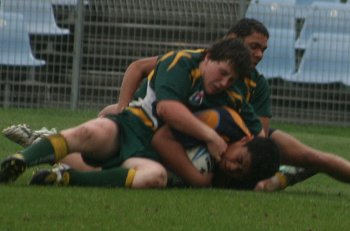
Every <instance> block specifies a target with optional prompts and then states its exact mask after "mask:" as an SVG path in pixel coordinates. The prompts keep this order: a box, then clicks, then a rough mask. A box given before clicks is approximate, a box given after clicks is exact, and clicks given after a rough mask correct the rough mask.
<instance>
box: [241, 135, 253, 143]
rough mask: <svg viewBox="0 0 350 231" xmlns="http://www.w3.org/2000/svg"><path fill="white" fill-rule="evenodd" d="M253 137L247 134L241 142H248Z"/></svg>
mask: <svg viewBox="0 0 350 231" xmlns="http://www.w3.org/2000/svg"><path fill="white" fill-rule="evenodd" d="M252 139H253V136H245V137H243V138H242V139H241V140H240V141H239V142H241V143H242V144H247V143H248V142H249V141H251V140H252Z"/></svg>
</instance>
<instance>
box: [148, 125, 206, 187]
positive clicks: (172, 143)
mask: <svg viewBox="0 0 350 231" xmlns="http://www.w3.org/2000/svg"><path fill="white" fill-rule="evenodd" d="M152 145H153V147H154V149H155V150H156V151H157V152H158V153H159V155H160V156H161V158H162V161H163V163H164V164H165V165H166V166H167V168H169V169H170V170H171V171H173V172H174V173H175V174H176V175H177V176H179V177H181V178H182V179H183V180H184V181H185V182H186V183H187V184H189V185H191V186H195V187H208V186H210V185H211V181H210V180H208V178H206V176H205V175H202V174H201V173H200V172H199V171H198V170H197V169H196V168H195V166H194V165H193V164H192V162H191V161H190V159H189V158H188V156H187V154H186V152H185V149H184V148H183V146H182V145H181V144H180V143H179V142H178V141H177V140H175V139H174V137H173V136H172V133H171V131H170V129H169V127H168V126H166V125H165V126H163V127H162V128H160V129H159V130H158V131H157V132H156V134H155V135H154V137H153V140H152Z"/></svg>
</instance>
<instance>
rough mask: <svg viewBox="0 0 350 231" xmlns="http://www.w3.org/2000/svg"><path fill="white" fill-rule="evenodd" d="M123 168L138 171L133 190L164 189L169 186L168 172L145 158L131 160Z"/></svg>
mask: <svg viewBox="0 0 350 231" xmlns="http://www.w3.org/2000/svg"><path fill="white" fill-rule="evenodd" d="M122 167H124V168H134V169H135V170H136V174H135V177H134V180H133V183H132V186H131V187H132V188H164V187H165V186H166V185H167V180H168V175H167V171H166V169H165V168H164V167H163V166H162V165H161V164H159V163H158V162H155V161H153V160H150V159H145V158H130V159H128V160H126V161H125V162H124V163H123V164H122Z"/></svg>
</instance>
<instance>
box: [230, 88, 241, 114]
mask: <svg viewBox="0 0 350 231" xmlns="http://www.w3.org/2000/svg"><path fill="white" fill-rule="evenodd" d="M226 93H227V94H228V95H229V96H230V98H231V100H232V101H233V102H235V103H236V101H237V100H238V101H240V102H242V101H243V97H242V95H240V94H238V93H236V92H234V91H230V90H226ZM237 110H240V109H237Z"/></svg>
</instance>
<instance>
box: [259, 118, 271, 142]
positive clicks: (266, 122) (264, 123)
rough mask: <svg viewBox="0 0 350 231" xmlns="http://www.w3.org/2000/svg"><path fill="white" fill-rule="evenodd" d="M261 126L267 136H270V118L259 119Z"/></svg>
mask: <svg viewBox="0 0 350 231" xmlns="http://www.w3.org/2000/svg"><path fill="white" fill-rule="evenodd" d="M259 119H260V122H261V125H262V127H263V130H264V133H265V136H266V137H267V136H268V135H269V126H270V118H268V117H259Z"/></svg>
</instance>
